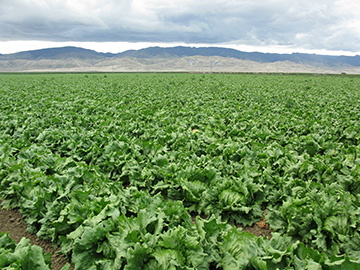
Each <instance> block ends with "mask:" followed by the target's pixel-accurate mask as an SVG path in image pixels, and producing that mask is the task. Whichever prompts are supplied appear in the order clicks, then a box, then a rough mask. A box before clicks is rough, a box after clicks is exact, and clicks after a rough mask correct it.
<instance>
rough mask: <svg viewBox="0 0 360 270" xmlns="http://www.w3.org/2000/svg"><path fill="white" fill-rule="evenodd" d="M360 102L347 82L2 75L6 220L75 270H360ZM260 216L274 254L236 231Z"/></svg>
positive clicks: (354, 84) (354, 80) (358, 84)
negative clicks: (55, 249)
mask: <svg viewBox="0 0 360 270" xmlns="http://www.w3.org/2000/svg"><path fill="white" fill-rule="evenodd" d="M359 89H360V80H359V78H358V77H344V76H342V77H336V76H333V77H331V76H269V75H263V76H260V75H220V74H216V75H215V74H212V75H195V74H194V75H192V74H121V75H119V74H109V75H107V76H106V77H104V76H103V75H97V74H92V75H87V76H85V77H84V75H82V74H73V75H62V74H52V75H26V76H25V75H23V76H17V75H7V76H6V75H2V77H1V80H0V100H1V111H0V181H1V190H0V197H1V199H3V203H2V206H3V207H5V208H18V209H19V211H20V212H21V213H22V214H23V215H24V216H25V217H26V222H27V223H28V224H29V231H31V232H33V233H36V234H37V235H38V236H40V237H42V238H47V239H50V240H52V241H54V242H55V243H57V244H59V245H61V247H62V252H63V253H65V254H67V255H69V256H71V258H72V262H73V263H74V265H75V269H357V268H356V267H359V265H358V264H359V260H360V249H359V246H360V231H359V229H358V228H359V216H360V212H359V209H360V195H359V192H360V159H359V139H360V132H359V130H360V120H359V119H360V118H359V115H360V107H359V104H360V92H359ZM265 207H266V208H267V210H268V216H267V217H266V218H267V221H268V223H269V224H270V228H272V229H274V230H276V231H278V232H279V233H281V235H280V234H277V233H273V238H272V239H271V240H270V241H268V240H266V239H262V238H256V237H254V236H252V235H249V234H246V233H242V232H240V229H235V228H234V227H232V226H231V225H229V224H232V225H238V226H246V225H250V224H253V223H254V222H257V221H260V220H261V219H262V216H263V211H264V208H265ZM1 241H2V240H1ZM11 243H12V242H11V241H10V242H9V243H8V244H5V246H6V249H8V248H10V249H11V250H12V251H11V252H13V250H14V249H15V246H14V243H13V244H11ZM2 245H3V244H2ZM7 245H8V246H7ZM27 249H28V247H27ZM35 249H36V248H35ZM32 252H35V253H34V256H38V255H39V254H40V253H39V251H38V250H34V251H32Z"/></svg>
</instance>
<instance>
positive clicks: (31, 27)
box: [0, 0, 360, 55]
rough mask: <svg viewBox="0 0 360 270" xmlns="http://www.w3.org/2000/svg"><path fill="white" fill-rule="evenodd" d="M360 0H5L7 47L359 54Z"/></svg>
mask: <svg viewBox="0 0 360 270" xmlns="http://www.w3.org/2000/svg"><path fill="white" fill-rule="evenodd" d="M359 10H360V1H358V0H311V1H310V0H0V53H1V54H7V53H14V52H18V51H25V50H33V49H41V48H50V47H62V46H78V47H83V48H87V49H93V50H96V51H99V52H112V53H117V52H121V51H124V50H128V49H140V48H145V47H150V46H161V47H171V46H177V45H183V46H193V47H202V46H219V47H228V48H235V49H239V50H243V51H261V52H276V53H292V52H306V53H316V54H331V55H360V16H359V14H358V13H359Z"/></svg>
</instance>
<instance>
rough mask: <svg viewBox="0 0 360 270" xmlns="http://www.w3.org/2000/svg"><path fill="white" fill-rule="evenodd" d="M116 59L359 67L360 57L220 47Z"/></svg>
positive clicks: (160, 50) (142, 53) (136, 52)
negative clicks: (202, 58) (205, 58)
mask: <svg viewBox="0 0 360 270" xmlns="http://www.w3.org/2000/svg"><path fill="white" fill-rule="evenodd" d="M117 56H118V57H126V56H127V57H135V58H152V57H162V58H169V57H186V56H221V57H233V58H236V59H240V60H249V61H254V62H260V63H274V62H278V61H291V62H294V63H312V64H320V65H326V66H334V65H350V66H356V67H358V66H360V56H359V55H357V56H329V55H316V54H305V53H293V54H276V53H261V52H242V51H238V50H235V49H229V48H220V47H202V48H193V47H183V46H178V47H170V48H161V47H150V48H146V49H141V50H130V51H125V52H123V53H120V54H117Z"/></svg>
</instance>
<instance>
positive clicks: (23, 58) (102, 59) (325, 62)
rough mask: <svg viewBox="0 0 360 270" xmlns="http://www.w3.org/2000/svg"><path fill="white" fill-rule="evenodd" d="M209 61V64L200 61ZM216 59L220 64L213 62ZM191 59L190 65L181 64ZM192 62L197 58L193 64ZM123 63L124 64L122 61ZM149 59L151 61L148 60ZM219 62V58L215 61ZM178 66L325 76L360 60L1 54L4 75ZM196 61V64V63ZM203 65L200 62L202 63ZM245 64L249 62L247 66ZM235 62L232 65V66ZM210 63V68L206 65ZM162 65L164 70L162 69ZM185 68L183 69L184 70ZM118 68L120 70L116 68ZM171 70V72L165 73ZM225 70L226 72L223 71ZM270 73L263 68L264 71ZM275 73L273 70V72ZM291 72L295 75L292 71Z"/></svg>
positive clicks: (214, 50) (146, 52) (205, 51)
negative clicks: (248, 68)
mask: <svg viewBox="0 0 360 270" xmlns="http://www.w3.org/2000/svg"><path fill="white" fill-rule="evenodd" d="M199 57H205V58H206V59H207V60H204V59H205V58H204V59H200V58H199ZM214 57H216V60H210V58H214ZM185 58H189V59H188V61H182V62H181V61H180V60H181V59H185ZM190 58H194V59H193V60H191V59H190ZM195 58H196V59H195ZM121 59H122V60H121ZM146 59H147V60H146ZM214 59H215V58H214ZM164 61H165V62H166V61H167V63H170V62H173V63H176V65H177V66H178V68H177V69H176V70H181V71H188V70H190V71H194V70H195V67H198V68H199V69H200V71H201V70H205V67H206V65H208V66H209V65H213V64H212V62H214V61H215V62H216V63H217V64H218V66H217V67H216V66H214V71H222V70H224V71H225V70H226V71H231V68H232V67H233V68H234V71H235V70H243V69H242V67H246V66H249V65H250V66H252V67H253V68H254V69H251V72H253V71H256V68H255V67H256V66H259V65H262V66H264V65H265V64H269V65H271V66H273V67H274V65H275V64H276V63H278V64H276V65H275V66H280V67H281V68H280V69H279V68H276V69H275V71H278V70H280V71H281V72H282V70H284V71H285V72H286V71H287V68H286V66H292V67H293V68H294V66H295V65H297V68H300V65H301V68H300V70H306V69H309V70H314V69H313V68H316V70H320V72H321V69H323V70H324V72H340V71H341V70H344V69H349V68H350V69H351V68H359V67H360V56H359V55H357V56H329V55H316V54H304V53H292V54H276V53H261V52H243V51H238V50H235V49H229V48H221V47H200V48H195V47H185V46H177V47H169V48H162V47H149V48H145V49H140V50H128V51H125V52H122V53H118V54H112V53H99V52H96V51H94V50H88V49H83V48H79V47H61V48H47V49H41V50H31V51H24V52H19V53H13V54H0V71H26V70H33V71H36V70H42V71H44V70H46V71H51V70H59V69H60V70H66V69H68V70H74V69H76V70H85V71H86V70H90V69H91V70H92V68H95V67H97V68H98V69H96V70H99V69H100V70H114V71H116V70H119V69H120V70H122V71H123V69H122V66H121V65H122V64H121V63H125V62H126V67H127V68H128V70H130V71H137V70H150V71H151V70H161V71H164V70H165V71H166V70H168V71H173V70H174V69H173V68H172V66H171V65H170V64H169V65H168V64H166V65H165V64H164ZM194 61H195V62H194ZM199 61H200V62H199ZM244 61H245V62H244ZM230 62H231V64H230ZM194 63H195V64H194ZM205 63H206V64H205ZM159 65H160V66H159ZM181 65H182V66H181ZM115 67H116V68H115ZM165 68H168V69H165ZM221 68H222V69H221ZM263 69H264V70H268V69H267V68H264V67H262V68H261V70H263ZM245 70H246V69H245ZM270 70H271V69H270ZM289 72H293V71H290V70H289Z"/></svg>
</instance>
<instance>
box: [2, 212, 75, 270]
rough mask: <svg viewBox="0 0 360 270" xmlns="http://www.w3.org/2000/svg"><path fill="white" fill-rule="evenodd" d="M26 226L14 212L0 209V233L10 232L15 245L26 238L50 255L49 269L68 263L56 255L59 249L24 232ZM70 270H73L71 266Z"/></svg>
mask: <svg viewBox="0 0 360 270" xmlns="http://www.w3.org/2000/svg"><path fill="white" fill-rule="evenodd" d="M26 228H27V224H26V223H25V221H24V219H23V218H22V216H21V214H20V213H19V212H18V211H17V210H16V209H15V210H4V209H1V207H0V232H10V237H11V238H12V239H14V240H15V241H16V242H17V243H19V242H20V240H21V238H23V237H26V238H28V239H29V240H30V243H31V244H32V245H37V246H40V247H41V248H42V249H43V250H44V252H45V253H51V254H52V258H51V269H52V270H60V269H61V268H62V267H63V266H64V265H65V264H66V263H67V262H69V261H68V260H67V259H66V257H65V256H64V255H63V254H60V253H57V252H58V251H59V249H56V248H54V247H53V245H52V243H51V242H50V241H46V240H43V239H40V238H39V237H37V236H36V235H34V234H30V233H28V232H27V231H26ZM70 269H74V267H73V265H71V268H70Z"/></svg>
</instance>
